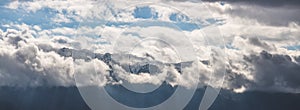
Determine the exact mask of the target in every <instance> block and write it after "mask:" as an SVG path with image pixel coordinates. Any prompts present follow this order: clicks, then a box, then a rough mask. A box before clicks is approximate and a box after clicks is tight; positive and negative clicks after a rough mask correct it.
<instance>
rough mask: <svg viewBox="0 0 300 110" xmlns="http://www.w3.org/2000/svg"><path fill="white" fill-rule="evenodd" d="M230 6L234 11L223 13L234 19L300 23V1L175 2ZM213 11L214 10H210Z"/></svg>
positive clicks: (280, 24) (271, 22)
mask: <svg viewBox="0 0 300 110" xmlns="http://www.w3.org/2000/svg"><path fill="white" fill-rule="evenodd" d="M175 1H181V2H183V1H192V2H200V1H203V2H209V3H219V4H220V5H222V3H221V2H224V4H230V5H231V6H233V8H232V9H226V10H223V11H221V12H220V13H221V14H228V15H231V16H233V17H241V18H245V19H253V20H257V21H258V22H260V23H262V24H267V25H274V26H287V25H288V24H289V23H290V22H295V23H298V24H299V23H300V14H298V13H299V11H300V8H299V7H300V1H299V0H175ZM210 9H211V10H213V8H210Z"/></svg>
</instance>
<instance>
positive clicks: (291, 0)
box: [174, 0, 300, 6]
mask: <svg viewBox="0 0 300 110" xmlns="http://www.w3.org/2000/svg"><path fill="white" fill-rule="evenodd" d="M174 1H180V2H183V1H192V2H199V1H205V2H222V1H223V2H229V3H243V4H254V5H263V6H284V5H289V6H300V1H299V0H174Z"/></svg>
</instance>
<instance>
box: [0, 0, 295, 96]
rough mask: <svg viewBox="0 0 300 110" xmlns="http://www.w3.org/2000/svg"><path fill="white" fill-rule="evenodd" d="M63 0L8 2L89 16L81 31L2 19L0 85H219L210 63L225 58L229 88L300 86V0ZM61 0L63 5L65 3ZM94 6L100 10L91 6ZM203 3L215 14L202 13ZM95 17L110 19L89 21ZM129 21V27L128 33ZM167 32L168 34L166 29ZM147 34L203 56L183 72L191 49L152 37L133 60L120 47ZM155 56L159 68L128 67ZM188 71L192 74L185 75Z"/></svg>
mask: <svg viewBox="0 0 300 110" xmlns="http://www.w3.org/2000/svg"><path fill="white" fill-rule="evenodd" d="M57 2H59V1H55V2H42V1H28V2H18V1H15V2H11V3H9V4H8V5H7V6H5V9H9V10H24V11H25V12H26V13H25V14H28V13H37V12H39V11H41V10H44V9H49V10H50V12H52V11H51V10H54V11H53V12H57V13H56V14H54V16H52V17H51V19H52V20H51V21H53V22H56V23H61V24H64V23H66V25H71V24H72V23H74V24H76V23H77V24H78V23H80V21H81V20H84V21H86V22H84V23H82V22H81V24H80V25H79V27H78V28H77V29H76V28H73V27H70V26H69V27H68V26H64V25H62V26H59V25H56V27H52V28H49V27H43V26H39V25H33V24H26V23H21V24H18V23H9V24H1V30H0V85H1V86H25V87H26V86H74V85H75V78H74V77H80V78H82V79H81V80H79V85H99V86H104V85H106V84H122V82H123V83H126V82H129V83H134V84H144V83H150V84H153V85H159V84H161V83H162V82H163V81H166V82H167V83H169V84H171V85H173V86H175V85H181V86H185V87H191V86H197V83H196V82H197V81H199V85H200V86H203V85H210V86H216V87H219V86H220V85H218V84H215V85H214V83H212V82H214V81H218V80H220V79H221V78H222V77H220V76H218V75H217V74H212V75H211V74H210V73H213V72H214V71H216V70H215V69H216V68H212V67H211V65H215V63H214V62H213V60H214V59H218V61H223V62H224V63H226V77H225V82H224V85H223V88H225V89H230V90H234V91H241V92H243V91H244V90H261V91H281V92H299V86H300V83H299V81H298V80H297V79H299V77H300V75H299V71H300V70H299V69H300V66H299V59H300V52H299V45H300V44H299V42H298V41H299V40H300V38H299V35H300V27H299V21H300V20H299V19H298V18H300V17H299V16H298V15H299V14H296V13H298V12H299V9H298V8H295V7H293V6H292V4H294V1H291V2H287V3H286V4H285V5H282V6H281V5H278V4H279V3H281V2H282V1H280V0H279V1H277V2H274V5H272V4H271V5H272V6H264V5H263V4H264V3H265V1H259V2H255V4H259V5H252V4H248V2H246V1H241V3H240V2H234V1H230V0H229V1H228V3H227V2H226V3H224V4H223V3H220V2H215V1H210V2H197V1H193V2H191V1H187V2H178V1H166V0H164V1H155V3H157V4H163V5H167V6H173V7H175V8H166V7H163V5H149V6H148V7H145V6H144V5H142V6H134V5H133V6H132V7H129V8H126V9H123V8H122V7H124V5H132V4H134V3H136V2H126V3H124V4H122V3H115V1H111V2H107V3H106V4H101V5H100V6H99V7H93V5H92V4H93V3H94V2H95V1H88V2H84V3H83V2H80V1H69V2H66V1H62V2H59V3H57ZM61 3H63V5H58V4H61ZM260 4H262V5H260ZM290 5H291V6H290ZM295 5H297V4H296V3H295ZM84 7H89V8H84ZM141 7H142V8H141ZM187 7H188V8H187ZM93 8H94V9H97V10H101V11H100V12H94V11H90V10H89V9H93ZM204 9H208V10H209V12H208V11H199V10H204ZM135 10H142V11H143V10H144V11H145V13H146V12H148V11H149V10H150V11H149V13H148V14H151V16H150V15H149V16H150V17H149V16H146V15H143V16H136V15H135V14H134V12H135ZM27 12H28V13H27ZM50 12H49V13H50ZM278 12H280V13H278ZM189 13H197V14H198V15H195V14H189ZM205 15H209V16H205ZM197 16H198V17H197ZM105 17H109V18H105ZM91 18H97V19H105V20H107V21H99V22H95V23H94V24H90V23H91V22H90V21H89V20H92V19H91ZM151 19H152V20H153V19H154V20H156V21H159V22H153V21H151ZM141 21H142V22H141ZM103 22H104V23H103ZM194 22H198V23H201V25H200V27H193V26H195V25H196V24H195V23H194ZM68 23H69V24H68ZM168 23H169V24H168ZM170 23H171V24H172V23H173V24H175V26H174V25H171V24H170ZM193 23H194V24H193ZM54 24H55V23H54ZM74 24H72V26H73V25H74ZM98 24H99V25H98ZM100 24H101V25H100ZM153 25H158V26H156V27H154V26H153ZM75 26H76V25H75ZM77 26H78V25H77ZM124 26H128V28H127V30H126V32H124V28H123V27H124ZM210 26H213V27H218V29H219V31H220V32H221V33H222V37H223V38H224V43H225V44H224V45H225V46H226V56H227V57H224V58H218V57H219V56H218V55H217V54H215V53H213V52H214V51H213V48H218V47H219V46H216V45H212V44H213V43H214V41H215V40H220V39H209V38H210V37H209V36H219V34H216V33H210V35H206V33H205V32H207V31H205V30H206V29H208V28H209V27H210ZM187 27H188V28H187ZM191 27H192V28H191ZM99 30H105V31H103V32H99ZM163 32H164V33H166V35H160V33H163ZM99 33H101V36H99ZM147 35H151V36H161V37H159V38H158V39H163V40H164V41H168V42H172V43H169V44H172V45H177V46H179V47H189V46H192V47H193V49H195V55H196V57H197V60H196V61H194V62H191V63H190V64H189V65H187V66H186V67H183V68H181V70H180V71H181V72H180V71H179V69H178V68H177V67H176V64H181V63H182V64H184V62H185V60H179V58H180V57H178V56H176V55H179V56H181V57H182V56H185V57H190V56H189V55H190V53H188V52H187V51H186V52H181V53H179V54H178V52H177V53H176V51H174V49H173V48H172V46H169V45H167V44H166V43H163V42H162V41H160V42H157V41H151V40H150V41H149V42H143V43H140V44H139V45H138V46H136V48H134V49H133V50H132V51H131V53H130V59H128V57H127V58H123V57H122V56H123V55H122V54H119V53H118V52H122V50H126V49H127V47H128V48H130V47H132V46H133V44H134V43H136V42H141V41H142V38H146V37H145V36H147ZM95 36H97V37H95ZM120 36H123V37H124V38H123V39H122V38H120ZM170 36H172V37H170ZM181 36H185V37H186V38H188V39H189V40H186V39H185V38H183V37H181ZM172 38H175V40H174V39H172ZM118 39H119V40H118ZM120 39H121V40H120ZM209 44H211V45H209ZM220 45H221V44H220ZM137 47H138V48H137ZM185 50H187V49H186V48H185ZM189 51H190V50H189ZM105 53H111V54H105ZM107 55H108V56H107ZM109 55H112V56H111V57H109ZM118 55H119V56H118ZM110 58H112V60H110ZM150 61H152V62H155V61H156V64H157V65H159V66H158V68H159V69H158V70H160V71H153V72H152V73H147V72H145V71H144V72H139V74H130V73H132V71H133V70H130V68H127V67H128V65H135V66H136V65H138V64H140V66H137V67H136V68H137V69H136V70H135V71H139V69H138V68H141V67H143V66H145V65H144V64H141V62H150ZM95 65H96V66H95ZM146 67H147V66H146ZM156 69H157V68H156ZM182 71H184V73H185V74H181V73H183V72H182ZM76 75H78V76H76ZM115 78H116V79H118V80H116V79H115ZM77 82H78V81H77Z"/></svg>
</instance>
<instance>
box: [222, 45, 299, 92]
mask: <svg viewBox="0 0 300 110" xmlns="http://www.w3.org/2000/svg"><path fill="white" fill-rule="evenodd" d="M299 57H300V56H289V55H284V54H271V53H269V52H267V51H262V52H260V53H259V54H251V55H248V56H246V55H245V56H244V61H245V62H244V65H246V67H245V68H243V69H249V68H251V67H250V66H253V68H252V70H251V69H250V70H251V71H252V73H253V74H252V75H253V76H254V79H253V80H250V79H248V78H246V76H245V75H244V74H237V73H234V72H233V71H232V70H234V69H237V68H236V67H234V66H233V65H231V66H229V67H228V68H227V73H228V76H229V77H228V78H229V79H228V80H229V82H230V84H231V86H232V87H233V88H239V87H241V86H244V87H246V88H250V90H251V89H252V90H262V91H287V90H288V91H294V92H299V88H300V81H299V78H300V74H299V71H300V65H299V64H300V62H299V60H296V61H292V59H297V58H299Z"/></svg>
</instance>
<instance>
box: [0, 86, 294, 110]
mask: <svg viewBox="0 0 300 110" xmlns="http://www.w3.org/2000/svg"><path fill="white" fill-rule="evenodd" d="M203 93H204V89H203V88H200V89H198V90H197V91H196V92H195V94H194V97H193V99H192V100H191V101H190V102H189V104H188V105H187V106H186V107H185V110H197V109H198V107H199V103H200V101H201V98H202V95H203ZM0 97H1V98H0V109H1V110H90V109H89V107H88V106H87V105H86V104H85V102H84V100H83V99H82V98H81V96H80V93H79V92H78V89H77V88H76V87H36V88H16V87H0ZM133 99H134V97H133ZM299 102H300V94H291V93H270V92H258V91H251V92H250V91H249V92H244V93H234V92H232V91H229V90H222V91H221V92H220V94H219V97H218V98H217V99H216V101H215V102H214V104H213V105H212V106H211V107H210V110H299V109H300V105H299ZM99 103H101V102H99Z"/></svg>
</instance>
